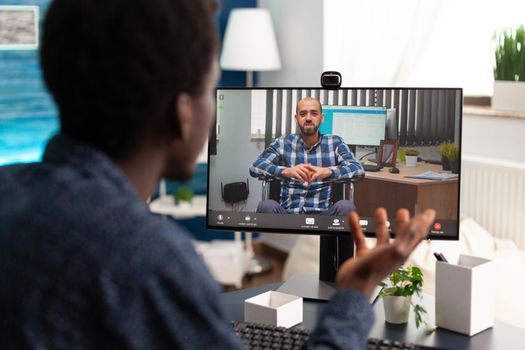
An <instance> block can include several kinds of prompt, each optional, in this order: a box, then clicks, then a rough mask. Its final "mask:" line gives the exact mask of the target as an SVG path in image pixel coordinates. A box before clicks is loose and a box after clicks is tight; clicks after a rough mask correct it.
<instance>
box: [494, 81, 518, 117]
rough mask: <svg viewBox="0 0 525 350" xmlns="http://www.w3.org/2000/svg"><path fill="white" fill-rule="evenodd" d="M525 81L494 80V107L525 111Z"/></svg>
mask: <svg viewBox="0 0 525 350" xmlns="http://www.w3.org/2000/svg"><path fill="white" fill-rule="evenodd" d="M523 96H525V82H523V81H502V80H496V81H495V82H494V94H493V96H492V108H494V109H499V110H504V111H519V112H525V99H524V98H523Z"/></svg>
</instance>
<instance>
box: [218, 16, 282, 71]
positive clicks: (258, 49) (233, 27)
mask: <svg viewBox="0 0 525 350" xmlns="http://www.w3.org/2000/svg"><path fill="white" fill-rule="evenodd" d="M220 65H221V68H223V69H226V70H245V71H265V70H276V69H279V68H281V60H280V58H279V50H278V49H277V42H276V40H275V33H274V31H273V25H272V20H271V17H270V13H269V12H268V10H266V9H262V8H247V9H244V8H243V9H234V10H232V11H231V13H230V19H229V20H228V25H227V26H226V33H225V35H224V41H223V47H222V53H221V58H220Z"/></svg>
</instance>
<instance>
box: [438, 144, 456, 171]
mask: <svg viewBox="0 0 525 350" xmlns="http://www.w3.org/2000/svg"><path fill="white" fill-rule="evenodd" d="M452 145H453V143H452V142H450V141H446V142H442V143H441V144H440V145H439V153H440V154H441V165H442V166H443V170H450V162H449V160H448V155H449V153H450V151H451V148H452Z"/></svg>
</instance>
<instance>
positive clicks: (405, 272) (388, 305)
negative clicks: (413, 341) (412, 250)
mask: <svg viewBox="0 0 525 350" xmlns="http://www.w3.org/2000/svg"><path fill="white" fill-rule="evenodd" d="M422 287H423V273H422V272H421V269H420V268H419V267H417V266H413V265H408V266H406V267H404V266H401V267H399V268H398V269H397V270H396V271H394V272H393V273H392V274H391V275H390V277H389V278H388V282H387V283H384V284H383V289H382V290H381V292H380V293H379V296H380V297H381V298H382V299H383V306H384V309H385V320H386V321H387V322H389V323H396V324H401V323H407V322H408V314H409V311H410V306H413V307H414V315H415V321H416V327H418V328H419V326H420V325H421V323H425V324H426V325H427V326H429V324H428V323H427V321H426V320H425V319H424V318H423V315H424V314H426V312H427V311H426V309H425V308H424V307H423V306H422V305H420V304H418V303H414V301H413V300H412V296H413V295H414V294H416V296H417V297H418V298H420V299H421V291H422ZM429 329H431V327H430V326H429Z"/></svg>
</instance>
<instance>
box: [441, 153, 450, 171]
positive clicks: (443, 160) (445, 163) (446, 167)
mask: <svg viewBox="0 0 525 350" xmlns="http://www.w3.org/2000/svg"><path fill="white" fill-rule="evenodd" d="M441 165H442V166H443V170H450V161H449V160H448V158H447V157H445V156H441Z"/></svg>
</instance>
